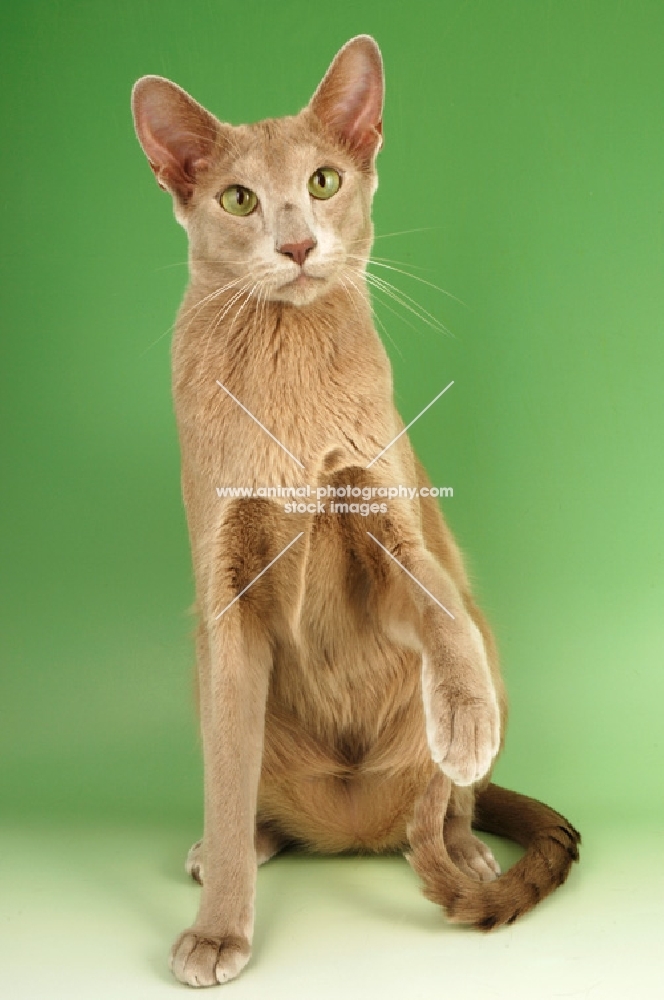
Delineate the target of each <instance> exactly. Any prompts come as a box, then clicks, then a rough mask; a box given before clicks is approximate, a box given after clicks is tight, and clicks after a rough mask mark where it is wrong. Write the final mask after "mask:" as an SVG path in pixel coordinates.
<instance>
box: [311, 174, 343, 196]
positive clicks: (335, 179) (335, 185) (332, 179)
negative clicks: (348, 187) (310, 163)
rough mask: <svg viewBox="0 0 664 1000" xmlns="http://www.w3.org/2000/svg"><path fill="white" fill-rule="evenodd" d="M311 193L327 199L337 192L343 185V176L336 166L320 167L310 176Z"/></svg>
mask: <svg viewBox="0 0 664 1000" xmlns="http://www.w3.org/2000/svg"><path fill="white" fill-rule="evenodd" d="M307 186H308V188H309V194H310V195H312V196H313V197H314V198H320V199H322V200H325V199H326V198H331V197H332V195H333V194H336V193H337V191H338V190H339V188H340V187H341V176H340V174H339V172H338V171H337V170H335V169H334V167H319V168H318V170H317V171H316V172H315V173H314V174H312V175H311V177H310V178H309V184H308V185H307Z"/></svg>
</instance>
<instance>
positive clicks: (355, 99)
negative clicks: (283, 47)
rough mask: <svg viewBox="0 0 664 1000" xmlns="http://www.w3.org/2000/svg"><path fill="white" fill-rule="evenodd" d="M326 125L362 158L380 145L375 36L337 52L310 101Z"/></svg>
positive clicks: (380, 71) (380, 73)
mask: <svg viewBox="0 0 664 1000" xmlns="http://www.w3.org/2000/svg"><path fill="white" fill-rule="evenodd" d="M310 106H311V109H312V111H313V112H314V113H315V114H316V115H317V117H318V118H319V119H320V120H321V121H322V122H323V124H324V125H325V126H326V127H327V128H328V129H329V130H330V131H332V132H333V133H334V134H335V135H336V136H337V137H338V138H339V139H340V140H341V141H342V142H343V143H344V145H347V146H348V147H349V148H350V149H351V150H353V151H356V152H357V153H359V154H360V155H361V157H362V158H364V159H366V158H369V159H371V157H372V156H373V155H374V154H375V153H376V152H377V150H378V149H379V148H380V143H381V137H382V114H383V68H382V60H381V57H380V51H379V49H378V46H377V45H376V43H375V42H374V41H373V39H371V38H368V37H367V36H360V37H358V38H356V39H353V40H351V41H350V42H348V43H347V44H346V45H345V46H344V47H343V48H342V49H341V51H340V52H339V53H338V54H337V56H336V58H335V59H334V61H333V62H332V65H331V66H330V68H329V70H328V71H327V73H326V75H325V77H324V79H323V81H322V83H321V84H320V86H319V88H318V90H317V91H316V93H315V94H314V96H313V98H312V100H311V105H310Z"/></svg>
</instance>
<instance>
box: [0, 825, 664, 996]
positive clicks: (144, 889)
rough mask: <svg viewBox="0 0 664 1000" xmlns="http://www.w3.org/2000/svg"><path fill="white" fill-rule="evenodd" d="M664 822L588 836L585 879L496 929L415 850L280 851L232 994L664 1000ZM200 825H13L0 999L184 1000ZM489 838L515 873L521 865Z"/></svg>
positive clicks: (4, 863)
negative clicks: (420, 871) (441, 888)
mask: <svg viewBox="0 0 664 1000" xmlns="http://www.w3.org/2000/svg"><path fill="white" fill-rule="evenodd" d="M663 832H664V831H661V830H660V831H657V830H655V829H650V830H638V829H630V830H624V831H623V830H620V829H612V830H604V831H602V830H601V828H600V829H596V830H595V831H594V832H593V831H591V832H590V833H586V834H585V836H584V844H583V854H582V861H581V864H580V865H577V866H575V867H574V869H573V871H572V874H571V876H570V880H569V882H568V883H567V884H566V885H565V886H564V887H563V888H562V889H561V890H559V891H557V892H556V893H554V895H553V896H552V897H550V898H549V899H547V900H545V901H544V902H543V903H542V904H541V905H540V906H539V907H538V908H537V909H536V910H535V911H533V913H532V914H530V915H529V916H527V917H525V918H524V919H523V920H522V921H520V922H517V923H516V924H515V925H514V926H512V927H506V928H503V929H502V930H500V931H497V932H494V933H493V934H489V935H484V934H481V933H479V932H477V931H473V930H468V929H465V928H463V929H462V928H456V927H452V926H449V925H446V924H445V921H444V919H443V918H442V916H441V913H440V911H439V910H438V908H437V907H436V906H434V905H433V904H432V903H429V902H428V901H427V900H425V899H424V897H423V896H422V895H421V894H420V891H419V886H418V882H417V879H416V877H415V875H414V874H413V873H412V871H411V870H410V868H409V867H408V866H407V864H406V862H405V861H404V860H403V859H402V858H399V857H387V858H355V857H343V858H317V857H316V858H305V857H302V856H301V855H284V856H282V857H278V858H275V859H273V860H272V861H270V862H269V863H268V864H267V865H266V866H265V867H264V868H261V869H260V872H259V877H258V902H257V926H256V937H255V947H254V954H253V958H252V960H251V962H250V964H249V965H248V966H247V968H246V969H245V971H244V972H243V973H242V974H241V976H240V977H239V979H237V980H235V981H234V982H233V983H230V984H228V985H226V986H220V987H217V990H219V991H221V992H222V994H224V993H225V992H227V991H230V995H231V996H232V997H233V1000H248V998H252V1000H253V998H256V1000H258V998H266V1000H267V998H269V1000H286V998H288V1000H328V998H333V997H334V998H335V1000H337V998H340V997H341V998H343V1000H367V998H369V1000H373V998H376V1000H391V998H397V997H398V998H404V1000H419V998H422V1000H434V998H435V1000H438V998H441V1000H443V998H447V997H450V998H454V1000H465V998H469V1000H472V998H475V997H478V998H480V997H481V998H482V1000H499V998H503V997H504V998H508V997H509V998H510V1000H548V998H554V997H555V998H558V997H581V998H590V1000H613V998H616V1000H651V998H652V1000H659V998H664V865H663V864H662V854H661V850H662V839H663V838H662V833H663ZM195 834H196V831H195V830H192V831H191V837H189V836H187V835H183V834H182V833H174V832H173V831H168V830H163V829H162V830H159V829H154V830H145V829H141V830H131V829H127V828H122V829H111V828H109V827H106V828H101V829H90V828H87V829H86V828H82V827H78V828H70V829H65V828H59V829H56V830H53V831H47V830H46V829H44V828H43V827H42V828H31V829H29V830H19V829H17V828H14V829H12V830H4V831H3V832H2V833H1V834H0V859H1V860H0V870H2V892H1V897H0V898H1V902H0V997H2V998H3V1000H28V998H29V1000H42V998H43V1000H50V998H62V1000H92V998H95V1000H106V998H118V1000H119V998H122V1000H134V998H136V1000H152V998H159V997H166V996H171V995H172V996H175V995H176V993H177V992H179V993H180V995H181V996H184V995H185V992H184V991H185V989H186V988H185V987H180V986H179V985H178V984H176V983H175V982H174V981H173V980H172V979H171V977H170V973H169V971H168V967H167V953H168V949H169V946H170V943H171V941H172V939H173V938H174V937H175V935H176V933H177V932H178V931H180V930H181V929H182V928H183V927H184V926H185V925H186V924H188V923H189V922H190V920H191V919H192V918H193V916H194V913H195V909H196V903H197V897H198V892H199V889H198V888H197V887H196V886H195V885H194V884H193V883H190V882H189V880H188V879H187V877H186V876H185V874H184V871H183V867H182V865H183V862H184V857H185V854H186V850H187V848H188V847H189V841H190V840H191V839H194V836H195ZM487 840H488V841H489V842H490V843H491V845H492V847H493V848H494V850H495V853H496V855H497V856H498V859H499V860H500V861H501V863H502V864H503V866H505V865H506V864H508V863H510V861H512V860H514V859H515V858H516V856H517V852H516V850H513V849H512V848H511V847H510V846H509V845H505V844H503V843H501V842H499V841H496V840H495V839H494V838H487ZM206 995H216V994H209V993H206Z"/></svg>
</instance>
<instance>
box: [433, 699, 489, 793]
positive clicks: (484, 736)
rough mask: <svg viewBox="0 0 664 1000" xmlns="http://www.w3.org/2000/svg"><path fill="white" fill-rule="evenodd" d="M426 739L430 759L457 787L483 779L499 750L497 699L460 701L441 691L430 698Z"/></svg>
mask: <svg viewBox="0 0 664 1000" xmlns="http://www.w3.org/2000/svg"><path fill="white" fill-rule="evenodd" d="M425 708H426V717H427V739H428V742H429V748H430V750H431V756H432V757H433V759H434V761H435V762H436V764H438V766H439V767H440V769H441V771H443V772H444V773H445V774H447V775H448V776H449V777H450V778H451V779H452V781H454V782H455V783H456V784H457V785H472V784H473V783H474V782H475V781H479V779H480V778H482V777H484V775H485V774H486V773H487V771H488V770H489V768H490V767H491V763H492V761H493V759H494V757H495V756H496V754H497V753H498V749H499V747H500V713H499V710H498V704H497V702H496V699H495V697H494V698H491V697H489V696H487V697H475V698H467V699H463V700H462V699H460V698H458V697H457V698H455V697H453V696H451V695H450V694H449V693H447V692H446V691H445V689H444V688H438V689H437V690H436V691H434V692H433V693H432V694H430V696H429V698H428V704H427V705H426V706H425Z"/></svg>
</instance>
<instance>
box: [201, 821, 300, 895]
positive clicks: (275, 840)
mask: <svg viewBox="0 0 664 1000" xmlns="http://www.w3.org/2000/svg"><path fill="white" fill-rule="evenodd" d="M286 842H287V841H286V839H285V838H284V837H282V836H281V835H280V834H278V833H276V832H275V831H274V830H272V829H270V827H267V826H263V825H262V824H260V823H258V824H257V826H256V837H255V840H254V844H255V847H256V864H257V865H263V864H265V862H266V861H269V860H270V858H272V857H274V855H275V854H278V853H279V851H280V850H281V849H282V848H283V847H285V845H286ZM202 848H203V841H202V840H197V841H196V843H195V844H192V846H191V847H190V849H189V853H188V854H187V860H186V861H185V863H184V869H185V871H186V873H187V875H191V877H192V878H193V880H194V882H198V884H199V885H203V850H202Z"/></svg>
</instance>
